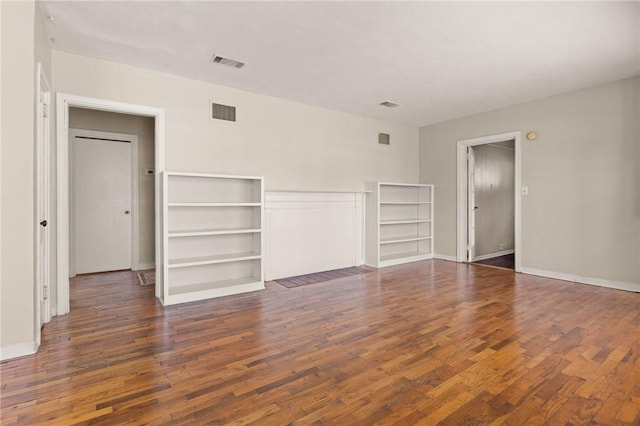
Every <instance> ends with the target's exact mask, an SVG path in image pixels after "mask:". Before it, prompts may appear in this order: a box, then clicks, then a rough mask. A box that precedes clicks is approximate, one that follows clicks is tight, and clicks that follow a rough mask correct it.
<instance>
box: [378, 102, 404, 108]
mask: <svg viewBox="0 0 640 426" xmlns="http://www.w3.org/2000/svg"><path fill="white" fill-rule="evenodd" d="M380 105H382V106H383V107H387V108H395V107H398V106H400V104H397V103H395V102H391V101H384V102H380Z"/></svg>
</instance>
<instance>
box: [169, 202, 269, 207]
mask: <svg viewBox="0 0 640 426" xmlns="http://www.w3.org/2000/svg"><path fill="white" fill-rule="evenodd" d="M167 205H168V206H169V207H260V206H262V203H189V202H185V203H182V202H179V203H168V204H167Z"/></svg>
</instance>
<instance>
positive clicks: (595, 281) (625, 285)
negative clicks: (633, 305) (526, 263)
mask: <svg viewBox="0 0 640 426" xmlns="http://www.w3.org/2000/svg"><path fill="white" fill-rule="evenodd" d="M521 272H522V273H524V274H529V275H537V276H539V277H545V278H554V279H557V280H563V281H570V282H574V283H578V284H588V285H595V286H599V287H606V288H613V289H616V290H626V291H632V292H635V293H640V283H638V284H634V283H629V282H623V281H613V280H605V279H602V278H592V277H582V276H580V275H574V274H565V273H564V272H555V271H544V270H542V269H535V268H528V267H522V271H521Z"/></svg>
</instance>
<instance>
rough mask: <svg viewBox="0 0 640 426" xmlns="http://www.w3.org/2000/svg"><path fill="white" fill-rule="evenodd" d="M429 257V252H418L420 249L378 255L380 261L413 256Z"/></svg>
mask: <svg viewBox="0 0 640 426" xmlns="http://www.w3.org/2000/svg"><path fill="white" fill-rule="evenodd" d="M423 256H424V257H429V256H431V253H426V252H420V251H415V250H414V251H409V252H405V253H394V254H388V255H386V256H380V262H387V261H390V260H400V259H408V258H414V257H423Z"/></svg>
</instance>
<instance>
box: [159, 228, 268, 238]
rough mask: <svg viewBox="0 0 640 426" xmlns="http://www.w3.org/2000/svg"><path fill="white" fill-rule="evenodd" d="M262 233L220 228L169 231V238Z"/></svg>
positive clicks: (245, 229)
mask: <svg viewBox="0 0 640 426" xmlns="http://www.w3.org/2000/svg"><path fill="white" fill-rule="evenodd" d="M258 232H262V230H261V229H260V228H229V229H225V228H218V229H200V230H188V229H187V230H182V231H169V233H168V236H169V238H172V237H198V236H204V235H229V234H252V233H258Z"/></svg>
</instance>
